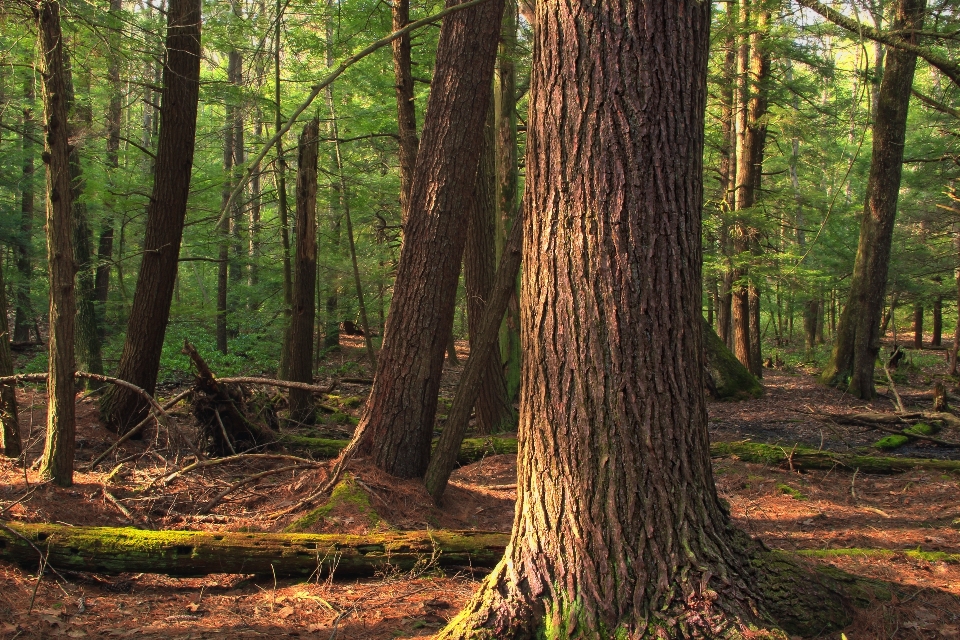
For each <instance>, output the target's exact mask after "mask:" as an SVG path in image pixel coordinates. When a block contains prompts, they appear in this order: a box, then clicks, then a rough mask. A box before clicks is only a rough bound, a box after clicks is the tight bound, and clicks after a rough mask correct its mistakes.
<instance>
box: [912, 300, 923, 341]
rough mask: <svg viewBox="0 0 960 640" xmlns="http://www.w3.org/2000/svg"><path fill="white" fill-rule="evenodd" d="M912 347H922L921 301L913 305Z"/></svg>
mask: <svg viewBox="0 0 960 640" xmlns="http://www.w3.org/2000/svg"><path fill="white" fill-rule="evenodd" d="M913 348H914V349H918V350H919V349H923V303H922V302H917V303H915V304H914V305H913Z"/></svg>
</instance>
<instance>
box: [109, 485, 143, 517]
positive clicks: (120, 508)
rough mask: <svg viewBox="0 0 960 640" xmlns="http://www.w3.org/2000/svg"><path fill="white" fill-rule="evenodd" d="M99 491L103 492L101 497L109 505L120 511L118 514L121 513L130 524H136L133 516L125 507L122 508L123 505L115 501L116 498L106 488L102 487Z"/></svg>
mask: <svg viewBox="0 0 960 640" xmlns="http://www.w3.org/2000/svg"><path fill="white" fill-rule="evenodd" d="M101 491H103V497H104V498H106V499H107V501H108V502H110V504H112V505H113V506H115V507H116V508H117V509H118V510H119V511H120V513H122V514H123V515H124V516H125V517H126V518H127V520H129V521H130V522H136V519H135V518H134V517H133V514H132V513H131V512H130V509H127V508H126V507H125V506H123V503H121V502H120V501H119V500H117V497H116V496H115V495H113V494H112V493H110V492H109V491H107V488H106V487H102V488H101Z"/></svg>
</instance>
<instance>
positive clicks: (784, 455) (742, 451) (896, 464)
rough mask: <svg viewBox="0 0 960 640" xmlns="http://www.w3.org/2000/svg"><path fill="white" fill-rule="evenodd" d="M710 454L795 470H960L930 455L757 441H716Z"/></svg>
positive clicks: (959, 465) (955, 462)
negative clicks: (856, 451) (895, 454)
mask: <svg viewBox="0 0 960 640" xmlns="http://www.w3.org/2000/svg"><path fill="white" fill-rule="evenodd" d="M710 455H711V456H712V457H714V458H729V457H733V456H736V457H737V458H739V459H740V460H743V461H744V462H757V463H760V464H769V465H777V466H781V467H791V466H792V468H793V469H833V468H837V469H847V470H849V471H853V470H855V469H859V470H860V473H876V474H888V473H903V472H905V471H910V470H911V469H925V470H929V471H941V472H953V473H960V460H934V459H929V458H893V457H884V456H859V455H853V454H847V453H835V452H832V451H817V450H816V449H812V448H810V447H802V446H799V445H796V446H794V445H772V444H761V443H758V442H713V443H711V444H710Z"/></svg>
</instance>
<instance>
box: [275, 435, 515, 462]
mask: <svg viewBox="0 0 960 640" xmlns="http://www.w3.org/2000/svg"><path fill="white" fill-rule="evenodd" d="M348 442H349V441H348V440H332V439H327V438H310V437H306V436H295V435H289V434H284V435H281V436H280V443H281V444H283V445H285V446H286V447H288V448H290V449H296V450H300V451H306V452H309V453H312V454H313V455H315V456H317V457H319V458H334V457H336V456H337V454H339V453H340V450H341V449H343V448H344V447H345V446H347V443H348ZM516 452H517V439H516V438H508V437H502V436H501V437H489V438H466V439H464V441H463V444H461V445H460V453H459V454H458V455H457V463H458V464H460V465H461V466H462V465H467V464H471V463H473V462H478V461H480V460H481V459H483V458H484V457H485V456H493V455H498V454H503V453H516Z"/></svg>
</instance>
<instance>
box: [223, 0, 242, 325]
mask: <svg viewBox="0 0 960 640" xmlns="http://www.w3.org/2000/svg"><path fill="white" fill-rule="evenodd" d="M233 6H234V11H235V12H236V14H237V18H238V19H241V20H242V19H243V18H242V14H241V13H240V11H241V10H240V9H239V7H238V5H237V3H236V2H234V3H233ZM228 65H229V70H228V71H229V73H230V84H231V85H233V90H234V91H235V92H236V95H237V100H238V101H237V102H236V103H235V104H234V105H233V110H232V114H231V115H232V116H233V123H232V125H233V182H234V184H239V182H240V180H241V179H242V178H243V163H244V161H245V160H246V152H245V151H246V149H245V147H244V121H243V118H244V107H243V101H242V98H240V95H241V92H242V91H243V56H241V55H240V52H239V51H236V50H234V51H231V52H230V54H229V63H228ZM227 126H230V125H227ZM243 200H244V198H243V197H239V196H238V197H237V198H234V201H233V210H232V211H231V212H230V242H231V244H232V245H233V251H232V252H231V253H232V255H231V260H230V262H229V265H230V284H231V285H234V286H233V298H234V300H235V299H236V298H237V296H238V294H239V291H238V289H240V287H238V286H236V285H238V284H239V283H240V282H242V281H243V273H244V271H246V266H245V265H244V259H243V257H244V253H245V251H244V246H243V244H244V243H243V227H244V224H243V207H244V203H243ZM228 307H229V312H228V313H230V314H233V312H234V311H235V310H236V309H237V308H238V307H239V305H238V304H236V303H235V302H234V303H231V304H228ZM233 324H234V326H236V325H237V322H236V321H235V320H234V321H233Z"/></svg>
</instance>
